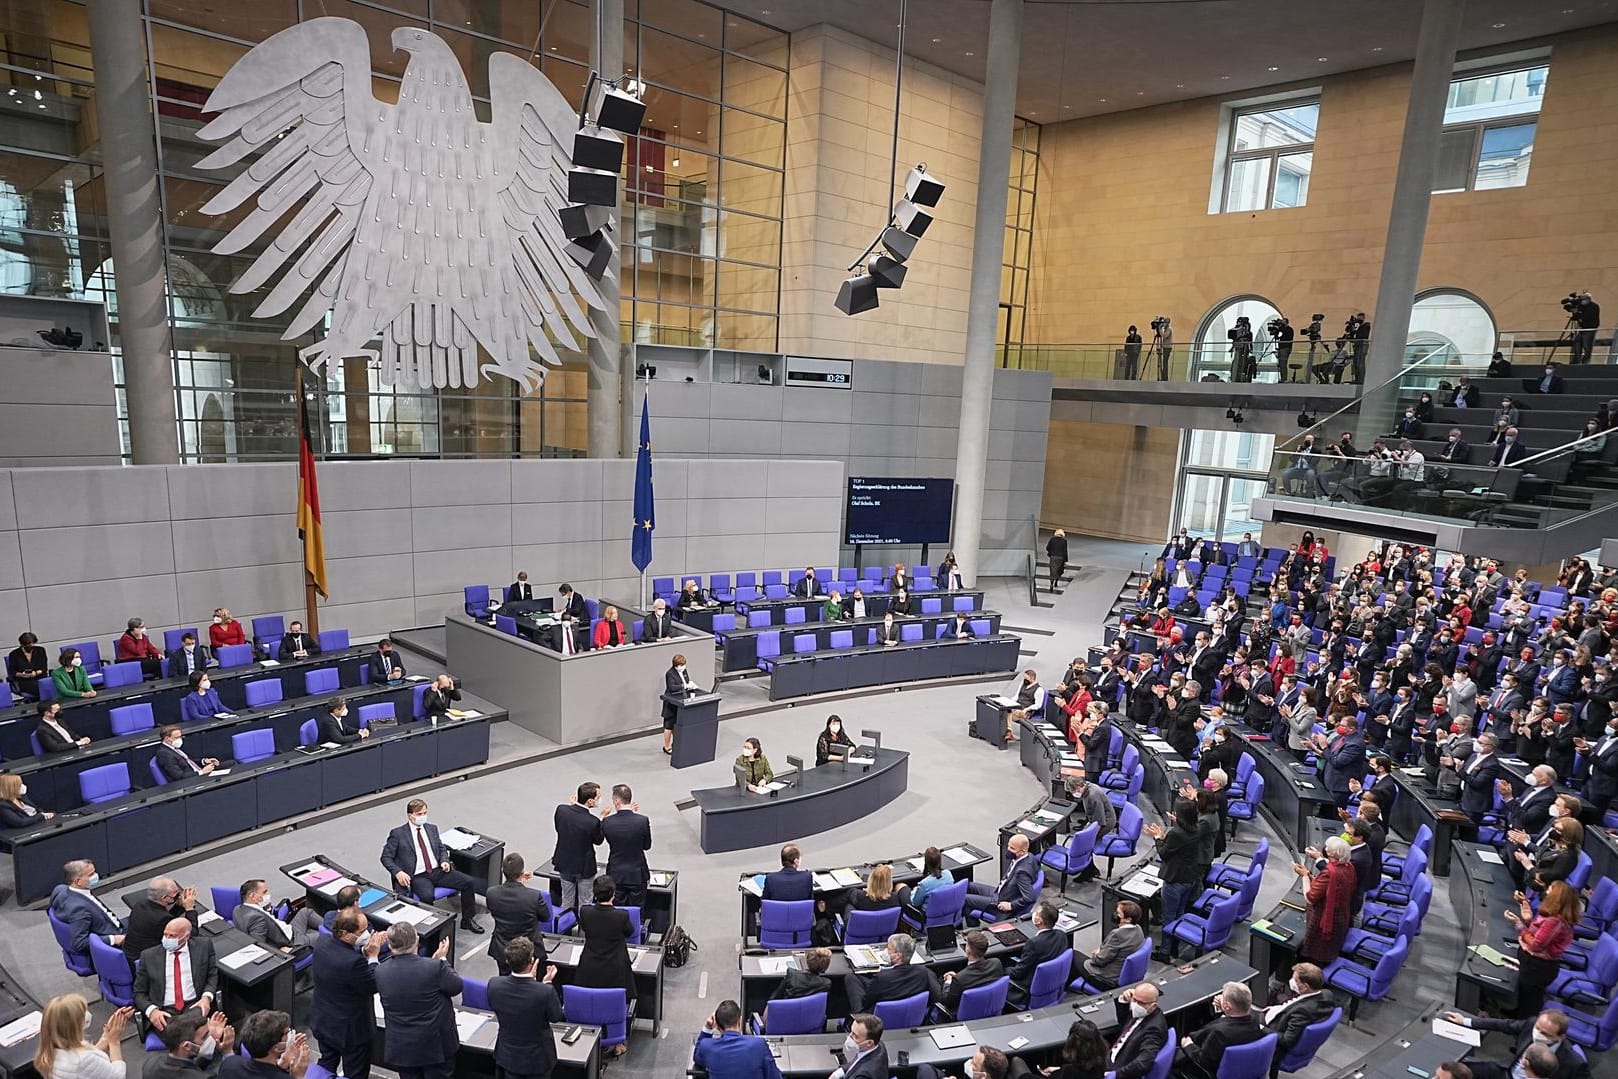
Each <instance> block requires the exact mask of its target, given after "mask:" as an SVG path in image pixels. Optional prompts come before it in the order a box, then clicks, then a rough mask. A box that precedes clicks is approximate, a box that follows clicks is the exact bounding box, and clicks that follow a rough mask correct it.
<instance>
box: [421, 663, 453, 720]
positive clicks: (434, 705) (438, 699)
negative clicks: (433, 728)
mask: <svg viewBox="0 0 1618 1079" xmlns="http://www.w3.org/2000/svg"><path fill="white" fill-rule="evenodd" d="M460 699H461V687H460V684H459V683H458V682H456V681H455V679H454V678H452V677H450V676H449V675H447V674H441V675H439V676H438V677H437V678H434V679H433V684H432V685H430V686H428V687H427V692H425V693H423V694H422V695H421V710H422V712H423V713H425V714H426V716H427V719H428V720H429V721H431V720H434V719H444V718H446V717H448V715H449V710H450V709H451V708H453V707H454V706H455V702H456V701H458V700H460Z"/></svg>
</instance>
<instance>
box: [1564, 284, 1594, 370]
mask: <svg viewBox="0 0 1618 1079" xmlns="http://www.w3.org/2000/svg"><path fill="white" fill-rule="evenodd" d="M1562 310H1564V311H1566V312H1567V314H1568V318H1569V319H1570V320H1571V321H1572V322H1573V324H1574V325H1575V326H1577V327H1578V330H1577V332H1575V333H1574V334H1573V358H1572V360H1571V361H1570V362H1572V363H1589V362H1590V357H1591V354H1592V353H1593V352H1594V351H1595V345H1596V329H1597V328H1598V327H1599V326H1600V325H1601V305H1600V304H1598V303H1596V302H1595V300H1593V299H1591V298H1590V293H1589V292H1588V291H1585V292H1570V293H1568V294H1567V295H1566V296H1565V297H1563V298H1562Z"/></svg>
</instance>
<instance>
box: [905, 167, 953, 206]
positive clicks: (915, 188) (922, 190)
mask: <svg viewBox="0 0 1618 1079" xmlns="http://www.w3.org/2000/svg"><path fill="white" fill-rule="evenodd" d="M943 194H944V185H943V184H942V183H940V182H939V181H938V180H935V179H933V178H932V177H931V176H929V175H928V174H927V166H926V165H925V164H922V165H917V166H916V167H915V168H913V169H911V170H910V171H909V172H908V173H907V174H906V175H905V198H907V199H909V200H910V201H911V202H913V203H915V204H916V205H917V206H937V205H938V199H939V197H940V196H941V195H943Z"/></svg>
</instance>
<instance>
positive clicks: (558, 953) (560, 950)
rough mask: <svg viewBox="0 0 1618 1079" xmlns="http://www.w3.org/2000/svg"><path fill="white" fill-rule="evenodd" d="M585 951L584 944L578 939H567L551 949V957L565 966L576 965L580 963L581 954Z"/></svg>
mask: <svg viewBox="0 0 1618 1079" xmlns="http://www.w3.org/2000/svg"><path fill="white" fill-rule="evenodd" d="M583 952H584V944H583V943H582V942H577V941H565V942H562V943H559V944H557V946H556V947H554V948H552V949H551V958H552V959H553V960H555V961H556V962H558V963H561V964H562V965H563V966H569V967H576V966H578V965H579V956H580V955H582V954H583Z"/></svg>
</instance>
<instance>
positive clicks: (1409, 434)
mask: <svg viewBox="0 0 1618 1079" xmlns="http://www.w3.org/2000/svg"><path fill="white" fill-rule="evenodd" d="M1426 429H1427V428H1426V425H1425V424H1424V423H1422V420H1421V417H1420V416H1418V415H1416V409H1415V406H1413V405H1412V406H1408V407H1406V409H1405V411H1404V415H1403V416H1401V417H1400V418H1399V422H1398V423H1396V424H1394V425H1393V433H1394V434H1395V435H1397V436H1398V437H1399V438H1420V437H1421V436H1422V435H1423V433H1425V431H1426Z"/></svg>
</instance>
